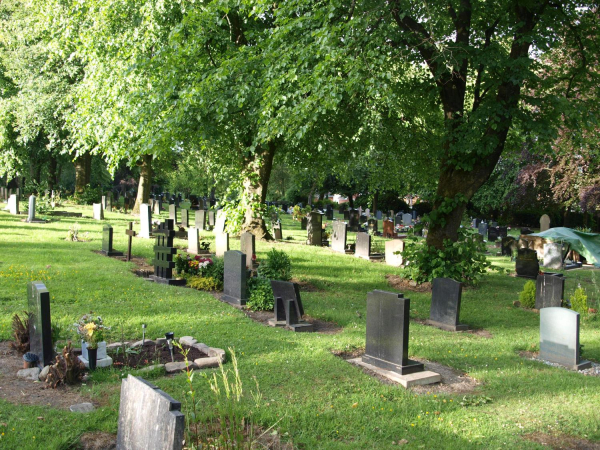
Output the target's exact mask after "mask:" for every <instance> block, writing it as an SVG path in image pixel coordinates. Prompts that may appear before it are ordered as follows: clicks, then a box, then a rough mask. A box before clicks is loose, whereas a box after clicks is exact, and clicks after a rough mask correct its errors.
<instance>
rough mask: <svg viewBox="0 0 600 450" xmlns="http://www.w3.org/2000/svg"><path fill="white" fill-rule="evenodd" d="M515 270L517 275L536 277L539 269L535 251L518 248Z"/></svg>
mask: <svg viewBox="0 0 600 450" xmlns="http://www.w3.org/2000/svg"><path fill="white" fill-rule="evenodd" d="M515 271H516V272H517V276H519V277H525V278H533V279H535V278H537V276H538V273H539V271H540V264H539V262H538V259H537V252H536V251H535V250H531V249H529V248H520V249H519V250H518V253H517V259H516V261H515Z"/></svg>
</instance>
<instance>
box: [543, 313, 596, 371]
mask: <svg viewBox="0 0 600 450" xmlns="http://www.w3.org/2000/svg"><path fill="white" fill-rule="evenodd" d="M539 358H540V359H543V360H545V361H550V362H553V363H556V364H561V365H563V366H565V367H568V368H569V369H572V370H584V369H589V368H590V367H591V366H592V364H591V363H590V362H589V361H582V360H581V349H580V346H579V313H578V312H575V311H572V310H570V309H566V308H558V307H552V308H544V309H542V310H540V355H539Z"/></svg>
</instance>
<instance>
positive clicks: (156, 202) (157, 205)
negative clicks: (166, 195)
mask: <svg viewBox="0 0 600 450" xmlns="http://www.w3.org/2000/svg"><path fill="white" fill-rule="evenodd" d="M161 209H162V199H160V198H158V199H155V200H154V205H153V208H152V211H154V214H156V215H157V216H158V215H159V214H160V210H161Z"/></svg>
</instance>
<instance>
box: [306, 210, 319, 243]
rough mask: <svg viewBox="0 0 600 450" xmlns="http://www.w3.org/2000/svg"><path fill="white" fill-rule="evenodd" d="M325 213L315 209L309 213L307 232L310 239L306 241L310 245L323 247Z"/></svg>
mask: <svg viewBox="0 0 600 450" xmlns="http://www.w3.org/2000/svg"><path fill="white" fill-rule="evenodd" d="M322 227H323V215H322V214H321V213H320V212H316V211H313V212H311V213H310V214H309V215H308V223H307V227H306V234H307V236H308V239H307V240H306V243H307V244H308V245H316V246H318V247H321V246H322V245H323V228H322Z"/></svg>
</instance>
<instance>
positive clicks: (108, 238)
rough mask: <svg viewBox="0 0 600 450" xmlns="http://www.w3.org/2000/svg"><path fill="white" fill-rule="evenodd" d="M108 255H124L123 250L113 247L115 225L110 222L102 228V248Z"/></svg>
mask: <svg viewBox="0 0 600 450" xmlns="http://www.w3.org/2000/svg"><path fill="white" fill-rule="evenodd" d="M100 251H101V252H102V253H103V254H104V255H106V256H123V252H117V251H115V250H114V249H113V227H112V226H111V225H109V224H106V225H104V227H103V228H102V250H100Z"/></svg>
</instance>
